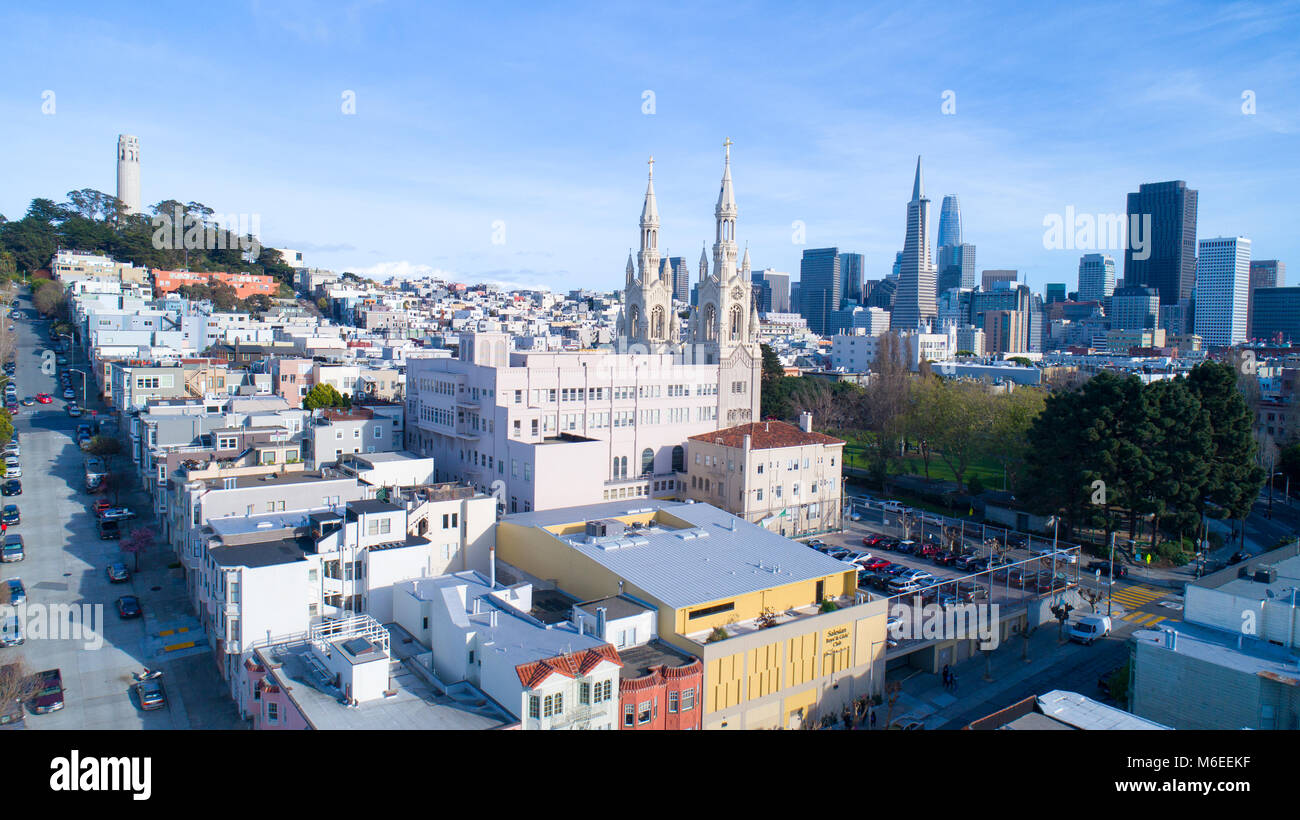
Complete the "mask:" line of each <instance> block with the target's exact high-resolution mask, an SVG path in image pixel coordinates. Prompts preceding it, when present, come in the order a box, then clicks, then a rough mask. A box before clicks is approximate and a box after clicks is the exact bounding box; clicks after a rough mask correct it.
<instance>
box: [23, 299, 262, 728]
mask: <svg viewBox="0 0 1300 820" xmlns="http://www.w3.org/2000/svg"><path fill="white" fill-rule="evenodd" d="M16 307H17V309H18V310H19V311H20V312H21V313H22V318H21V319H18V320H12V324H14V325H15V337H16V338H15V350H16V362H17V373H16V376H15V378H14V381H15V383H16V385H17V388H18V395H19V397H27V396H35V395H36V394H37V393H41V392H44V393H51V394H53V395H54V396H55V399H54V402H53V403H52V404H45V405H43V404H33V405H31V406H25V407H21V408H20V413H19V415H18V416H16V417H14V428H15V430H16V431H17V433H18V436H19V443H20V445H21V447H22V456H21V464H22V477H21V482H22V487H23V492H22V495H19V496H14V497H6V498H5V499H4V502H5V503H16V504H18V506H19V508H20V510H21V514H22V521H21V523H19V524H17V525H15V526H11V527H10V529H9V532H10V533H18V534H20V535H22V537H23V539H24V542H25V552H26V557H25V559H24V560H23V561H21V562H15V563H5V564H3V565H0V578H4V579H10V578H21V579H22V581H23V584H24V586H25V587H26V595H27V599H26V602H25V605H24V606H26V607H29V608H30V609H29V610H27V612H28V618H29V619H30V618H32V617H33V614H32V613H34V612H38V611H40V612H48V610H47V609H45V608H46V607H50V606H51V605H76V606H77V608H78V609H79V610H81V608H82V606H83V605H92V609H90V610H81V611H88V612H93V613H94V614H93V618H92V621H91V622H90V623H88V624H86V625H87V626H93V628H94V629H95V631H96V632H97V633H98V634H99V635H101V636H102V639H103V642H102V646H99V647H98V648H94V645H95V644H96V643H97V640H96V639H95V638H94V637H89V636H85V635H73V636H71V637H68V636H58V637H54V636H51V637H40V636H35V635H30V634H29V637H28V640H27V641H26V642H25V643H24V644H23V645H21V646H17V647H12V648H7V649H0V662H6V663H7V662H11V661H13V660H14V659H16V658H22V659H24V660H25V662H26V664H27V667H28V669H29V670H30V671H33V672H39V671H41V670H46V669H55V668H57V669H60V670H61V672H62V676H63V685H64V703H65V706H64V708H63V709H62V710H59V711H56V712H52V713H49V714H45V715H36V714H32V713H31V712H30V711H29V712H28V713H27V715H26V718H25V723H26V726H27V728H30V729H183V728H236V727H240V726H241V725H242V724H241V722H240V721H239V720H238V716H237V714H236V712H235V709H234V706H233V704H232V703H231V701H230V699H229V697H228V696H227V695H226V693H225V686H224V684H223V683H222V682H221V680H220V677H219V675H218V673H217V671H216V668H215V665H214V663H213V661H212V657H211V652H210V651H207V650H206V648H205V649H202V650H192V651H191V652H190V653H189V654H186V655H184V656H182V657H176V658H169V659H165V660H164V659H160V658H159V657H158V653H159V650H158V648H157V646H158V642H157V639H156V636H154V635H151V634H150V633H151V630H154V629H156V627H155V626H154V625H155V624H156V622H157V621H156V618H155V617H154V613H156V612H158V611H160V610H162V611H166V612H169V613H170V612H173V611H174V610H175V609H176V608H177V607H178V606H182V605H184V592H183V589H182V587H181V586H180V584H179V583H178V579H177V578H173V576H174V575H175V571H173V570H169V569H168V568H167V564H168V563H169V562H170V560H171V559H170V556H169V555H167V554H166V553H165V552H163V551H162V550H161V549H160V548H159V547H154V548H153V549H151V550H150V551H148V552H146V553H144V554H143V555H142V556H141V561H142V569H144V570H145V571H144V572H142V573H141V574H139V575H134V574H133V575H132V577H131V579H130V581H129V582H128V583H120V584H110V583H109V580H108V578H107V575H106V567H107V566H108V564H109V563H111V562H113V561H119V560H121V561H124V562H125V563H126V564H127V566H128V567H131V566H132V564H133V560H132V559H131V558H130V557H126V556H123V554H122V553H121V551H120V549H119V545H118V542H117V541H111V540H107V541H106V540H101V539H100V537H99V534H98V530H97V526H96V521H95V518H94V516H93V515H92V513H91V510H90V500H91V499H92V496H89V495H87V494H86V493H85V492H84V477H83V458H82V453H81V451H80V450H79V448H78V447H77V444H76V442H75V439H74V436H75V432H76V428H77V425H78V424H80V423H89V422H90V421H92V418H91V416H90V413H89V412H87V414H86V415H85V416H83V417H82V418H79V419H78V418H71V417H69V416H68V414H67V412H66V402H64V401H63V399H62V395H63V388H62V387H61V386H59V382H58V376H57V374H56V373H53V372H42V354H43V352H44V351H46V350H48V349H49V348H50V342H49V340H48V327H49V322H48V321H46V320H40V319H34V318H33V317H34V316H35V311H34V310H33V308H32V303H31V299H30V298H29V297H28V296H27V295H25V294H24V295H22V296H20V297H19V298H18V300H17V304H16ZM69 355H70V356H71V355H75V359H74V366H81V367H83V368H84V367H85V352H84V350H81V349H77V350H76V351H75V354H69ZM49 363H50V364H53V359H50V360H49ZM46 369H47V370H51V369H52V368H49V367H47V368H46ZM72 381H73V387H74V389H75V390H76V391H77V393H78V394H80V392H81V383H80V378H79V377H76V376H75V375H74V377H73V380H72ZM89 389H90V392H91V393H92V397H91V401H90V403H89V404H88V405H87V410H89V409H90V408H96V407H98V408H99V409H100V412H99V418H103V417H104V413H103V409H102V406H100V405H99V404H98V402H96V401H95V400H94V397H93V393H94V382H93V380H92V381H91V382H90V384H89ZM114 469H115V470H122V471H126V470H129V456H127V455H121V456H118V457H116V459H115V464H114ZM121 500H122V503H124V504H128V503H130V501H131V499H130V497H129V494H128V493H123V495H122V499H121ZM136 512H137V514H138V515H139V517H138V518H137V519H136V520H135V521H132V522H128V527H126V528H125V529H126V531H129V530H130V528H131V527H133V526H153V525H154V522H153V514H152V512H151V511H150V510H148V509H147V508H141V507H137V508H136ZM124 594H135V595H137V596H139V598H140V599H141V603H142V607H143V611H144V617H142V618H136V619H132V620H122V619H120V618H119V617H118V613H117V609H116V607H115V605H114V602H115V601H116V600H117V598H118V597H119V596H121V595H124ZM28 631H29V633H31V632H32V629H31V628H30V627H29V630H28ZM202 646H203V647H206V643H203V644H202ZM144 667H149V668H156V669H162V670H163V672H164V677H163V683H164V685H165V687H166V694H167V700H168V706H167V708H165V709H161V710H157V711H150V712H145V711H142V710H141V709H140V708H139V706H138V704H137V703H136V701H135V695H134V693H133V691H132V683H133V678H132V673H135V672H139V671H140V670H141V669H142V668H144Z"/></svg>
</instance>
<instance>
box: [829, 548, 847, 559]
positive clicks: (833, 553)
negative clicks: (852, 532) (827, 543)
mask: <svg viewBox="0 0 1300 820" xmlns="http://www.w3.org/2000/svg"><path fill="white" fill-rule="evenodd" d="M826 554H827V555H829V556H830V557H832V558H834V559H835V560H837V561H847V560H849V559H850V558H852V557H853V551H852V550H847V549H845V548H844V547H831V548H830V549H829V550H827V551H826Z"/></svg>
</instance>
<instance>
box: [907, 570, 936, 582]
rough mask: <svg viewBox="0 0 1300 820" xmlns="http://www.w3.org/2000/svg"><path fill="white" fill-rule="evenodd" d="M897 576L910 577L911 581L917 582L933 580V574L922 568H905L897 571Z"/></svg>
mask: <svg viewBox="0 0 1300 820" xmlns="http://www.w3.org/2000/svg"><path fill="white" fill-rule="evenodd" d="M898 577H899V578H911V579H912V580H913V581H917V582H928V581H933V580H934V576H933V575H931V574H930V573H928V572H926V571H925V570H923V569H905V570H903V571H902V572H900V573H898Z"/></svg>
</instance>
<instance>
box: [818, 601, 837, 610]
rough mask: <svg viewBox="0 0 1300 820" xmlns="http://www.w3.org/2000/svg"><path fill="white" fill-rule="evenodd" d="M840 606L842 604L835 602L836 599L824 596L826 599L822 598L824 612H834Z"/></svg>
mask: <svg viewBox="0 0 1300 820" xmlns="http://www.w3.org/2000/svg"><path fill="white" fill-rule="evenodd" d="M839 608H840V605H839V604H837V603H835V602H834V601H832V600H831V599H830V598H824V599H822V603H821V607H820V609H821V611H822V612H834V611H835V610H837V609H839Z"/></svg>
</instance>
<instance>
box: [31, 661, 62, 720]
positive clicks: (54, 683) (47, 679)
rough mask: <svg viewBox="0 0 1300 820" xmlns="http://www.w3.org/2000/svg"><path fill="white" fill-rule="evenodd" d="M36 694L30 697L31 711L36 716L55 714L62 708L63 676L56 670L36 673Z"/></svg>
mask: <svg viewBox="0 0 1300 820" xmlns="http://www.w3.org/2000/svg"><path fill="white" fill-rule="evenodd" d="M36 679H37V682H36V694H35V695H34V696H33V697H32V704H31V708H32V711H33V712H35V713H36V714H38V715H43V714H46V713H47V712H56V711H58V710H59V709H62V708H63V675H62V673H60V672H59V670H57V669H47V670H45V671H44V672H38V673H36Z"/></svg>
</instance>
